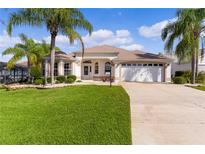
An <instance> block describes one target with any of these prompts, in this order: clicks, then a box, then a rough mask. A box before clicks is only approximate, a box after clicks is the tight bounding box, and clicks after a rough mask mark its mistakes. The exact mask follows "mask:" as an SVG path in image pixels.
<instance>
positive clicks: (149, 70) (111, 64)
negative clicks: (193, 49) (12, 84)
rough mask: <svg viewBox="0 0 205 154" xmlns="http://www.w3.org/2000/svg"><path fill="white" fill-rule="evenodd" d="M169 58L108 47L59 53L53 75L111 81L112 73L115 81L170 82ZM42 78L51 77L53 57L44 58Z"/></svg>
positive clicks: (56, 56)
mask: <svg viewBox="0 0 205 154" xmlns="http://www.w3.org/2000/svg"><path fill="white" fill-rule="evenodd" d="M171 62H172V60H171V59H170V58H167V57H165V56H162V55H157V54H152V53H145V52H142V51H128V50H125V49H121V48H115V47H112V46H108V45H102V46H95V47H92V48H87V49H85V54H84V57H83V59H82V52H81V51H76V52H73V53H71V54H66V53H64V52H62V51H60V52H56V55H55V67H54V75H55V76H60V75H68V74H73V75H76V76H77V78H78V79H80V80H108V79H109V76H110V71H111V75H112V79H113V80H114V81H115V82H121V81H138V82H170V81H171ZM42 66H43V75H46V76H49V74H50V55H49V56H46V57H44V60H43V65H42Z"/></svg>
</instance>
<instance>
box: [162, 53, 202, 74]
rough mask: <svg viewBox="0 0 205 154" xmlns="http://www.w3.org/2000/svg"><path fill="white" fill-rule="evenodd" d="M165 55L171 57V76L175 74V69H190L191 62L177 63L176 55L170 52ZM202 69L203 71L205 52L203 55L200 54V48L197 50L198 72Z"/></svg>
mask: <svg viewBox="0 0 205 154" xmlns="http://www.w3.org/2000/svg"><path fill="white" fill-rule="evenodd" d="M165 55H166V56H167V57H170V58H172V59H173V63H172V65H171V66H172V68H171V74H172V76H174V75H175V72H176V71H188V70H189V71H191V62H187V63H181V64H179V63H178V60H177V57H176V56H174V55H170V54H165ZM201 71H204V72H205V54H204V56H201V50H200V51H199V57H198V72H201Z"/></svg>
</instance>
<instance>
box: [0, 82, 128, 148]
mask: <svg viewBox="0 0 205 154" xmlns="http://www.w3.org/2000/svg"><path fill="white" fill-rule="evenodd" d="M130 123H131V122H130V104H129V97H128V95H127V93H126V92H125V90H124V89H123V88H122V87H120V86H113V87H112V88H110V87H108V86H94V85H93V86H72V87H66V88H58V89H48V90H38V89H23V90H16V91H6V90H3V89H0V144H131V128H130V127H131V126H130V125H131V124H130Z"/></svg>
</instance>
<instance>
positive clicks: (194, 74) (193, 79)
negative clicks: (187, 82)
mask: <svg viewBox="0 0 205 154" xmlns="http://www.w3.org/2000/svg"><path fill="white" fill-rule="evenodd" d="M194 44H195V45H194V52H193V55H192V64H191V67H192V79H191V83H192V84H195V79H196V41H195V42H194Z"/></svg>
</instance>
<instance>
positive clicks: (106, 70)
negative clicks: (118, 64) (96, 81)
mask: <svg viewBox="0 0 205 154" xmlns="http://www.w3.org/2000/svg"><path fill="white" fill-rule="evenodd" d="M110 71H111V63H110V62H106V63H105V73H108V72H110Z"/></svg>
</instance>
